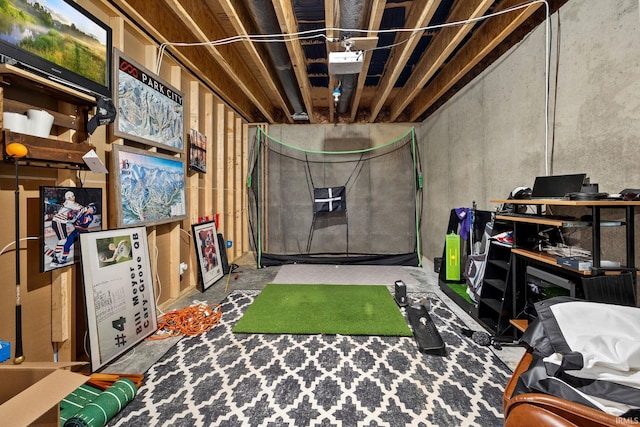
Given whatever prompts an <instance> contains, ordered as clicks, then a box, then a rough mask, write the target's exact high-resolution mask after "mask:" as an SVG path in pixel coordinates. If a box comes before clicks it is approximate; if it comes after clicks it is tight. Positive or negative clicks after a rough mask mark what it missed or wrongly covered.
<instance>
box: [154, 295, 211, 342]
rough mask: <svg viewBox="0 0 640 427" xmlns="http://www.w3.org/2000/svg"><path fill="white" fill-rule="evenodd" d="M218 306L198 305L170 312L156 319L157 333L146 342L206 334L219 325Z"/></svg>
mask: <svg viewBox="0 0 640 427" xmlns="http://www.w3.org/2000/svg"><path fill="white" fill-rule="evenodd" d="M221 318H222V309H221V308H220V304H209V305H207V304H205V303H199V304H194V305H190V306H188V307H185V308H183V309H179V310H171V311H169V312H167V313H165V314H163V315H162V316H160V318H159V319H158V331H156V333H155V334H154V335H151V336H150V337H149V338H147V339H148V340H164V339H167V338H171V337H177V336H181V335H188V336H194V335H198V334H202V333H204V332H207V331H208V330H209V329H211V328H213V327H214V326H215V325H217V324H218V323H220V319H221Z"/></svg>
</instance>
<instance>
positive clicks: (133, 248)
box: [80, 227, 158, 371]
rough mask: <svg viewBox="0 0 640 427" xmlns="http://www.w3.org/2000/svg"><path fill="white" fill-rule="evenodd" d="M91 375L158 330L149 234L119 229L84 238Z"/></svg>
mask: <svg viewBox="0 0 640 427" xmlns="http://www.w3.org/2000/svg"><path fill="white" fill-rule="evenodd" d="M80 242H81V253H82V272H83V277H84V294H85V302H86V307H87V326H88V329H89V347H90V349H91V352H90V353H91V354H90V356H91V370H92V371H96V370H97V369H99V368H100V367H102V366H104V365H105V364H106V363H108V362H110V361H111V360H113V359H115V358H117V357H118V356H120V355H121V354H122V353H124V352H126V351H127V350H128V349H130V348H131V347H133V346H134V345H136V344H137V343H139V342H140V341H142V340H143V339H145V338H146V337H148V336H149V335H151V334H152V333H154V332H155V331H156V329H158V321H157V318H156V300H155V297H154V290H153V277H152V274H151V264H150V261H149V247H148V243H147V230H146V228H144V227H136V228H126V229H125V228H120V229H113V230H106V231H98V232H95V233H87V234H82V235H81V236H80Z"/></svg>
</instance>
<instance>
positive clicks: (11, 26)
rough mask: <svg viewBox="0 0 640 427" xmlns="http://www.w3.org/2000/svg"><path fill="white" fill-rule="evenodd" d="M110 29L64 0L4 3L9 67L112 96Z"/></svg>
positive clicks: (0, 41)
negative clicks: (13, 66) (110, 83)
mask: <svg viewBox="0 0 640 427" xmlns="http://www.w3.org/2000/svg"><path fill="white" fill-rule="evenodd" d="M110 51H111V29H110V28H109V27H108V26H107V25H105V24H104V23H103V22H101V21H100V20H98V19H97V18H95V17H94V16H93V15H91V14H90V13H88V12H87V11H86V10H84V9H83V8H81V7H80V6H78V5H77V4H75V3H72V2H67V1H65V0H37V1H33V0H0V53H1V54H2V55H3V56H4V57H3V61H4V62H6V63H10V64H13V63H15V65H17V66H21V67H23V68H26V69H29V70H31V71H34V72H37V73H42V74H44V75H46V76H48V77H51V78H53V79H59V80H62V82H63V83H70V85H71V86H78V87H79V88H81V89H87V90H89V91H92V92H98V93H101V94H103V95H109V90H108V88H109V86H110V85H109V80H110V79H109V69H110V63H109V61H110Z"/></svg>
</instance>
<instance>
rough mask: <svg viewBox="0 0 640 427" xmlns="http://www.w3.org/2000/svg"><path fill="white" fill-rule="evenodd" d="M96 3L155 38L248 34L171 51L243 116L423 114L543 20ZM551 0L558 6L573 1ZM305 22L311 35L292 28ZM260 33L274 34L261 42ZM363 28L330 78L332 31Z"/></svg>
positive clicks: (493, 4) (415, 11)
mask: <svg viewBox="0 0 640 427" xmlns="http://www.w3.org/2000/svg"><path fill="white" fill-rule="evenodd" d="M94 1H97V2H100V3H102V4H103V5H104V8H105V10H113V8H114V7H117V8H118V9H120V10H122V11H124V13H125V14H126V18H125V19H126V20H127V22H130V23H131V25H138V26H140V27H141V28H144V31H145V32H147V33H148V34H149V35H150V37H151V38H153V39H154V40H155V41H156V42H157V43H158V44H160V43H164V42H169V43H171V42H200V43H206V42H213V41H219V40H222V39H228V38H238V39H239V37H238V36H246V37H249V38H250V39H251V40H250V41H247V40H242V41H237V42H235V43H229V44H224V45H218V46H213V45H208V46H197V47H188V48H186V47H177V46H176V47H169V48H168V49H167V51H168V52H170V54H171V56H172V57H173V58H174V59H175V60H176V61H177V62H178V63H180V65H182V66H185V67H186V68H187V69H188V70H189V72H190V73H192V74H193V75H195V76H197V77H198V78H199V79H201V80H202V82H203V83H204V84H205V85H207V86H208V87H210V88H211V89H212V90H213V91H214V92H215V94H216V95H217V96H219V97H220V98H221V99H222V100H223V101H225V102H226V103H227V104H228V105H230V106H231V107H232V108H233V109H235V110H236V111H237V112H238V114H240V115H241V116H243V117H244V118H245V119H246V120H248V121H253V122H261V121H264V122H268V123H289V124H290V123H295V124H304V123H326V122H335V123H353V122H361V123H371V122H374V121H375V122H416V121H421V120H424V119H425V117H426V116H428V115H429V114H431V113H432V112H433V111H435V109H437V108H439V106H440V105H442V104H443V103H444V102H446V100H447V99H449V98H450V97H451V96H452V95H453V94H455V92H456V91H458V90H460V89H461V88H462V87H464V85H465V84H467V83H469V82H470V81H471V80H472V79H473V78H475V76H477V75H478V74H479V73H480V72H481V71H482V70H484V69H486V67H488V66H489V65H490V64H491V63H492V62H493V61H495V60H497V59H498V58H499V57H500V55H502V54H504V53H505V52H507V51H508V49H509V48H510V47H511V46H513V45H514V44H515V43H517V42H519V41H520V40H522V38H523V37H524V36H525V35H526V34H527V33H528V32H530V31H532V30H533V29H535V28H536V27H537V26H538V25H540V23H541V22H544V19H545V14H544V12H545V9H544V7H542V3H541V2H539V1H536V2H534V0H403V1H398V0H340V1H338V0H271V1H264V0H162V1H160V2H150V1H148V0H94ZM548 1H549V10H550V12H551V13H554V12H555V11H556V10H557V9H558V8H560V7H561V6H562V5H564V4H565V3H567V2H568V1H569V0H548ZM347 5H349V6H347ZM512 7H520V8H519V9H517V10H511V11H510V12H508V13H506V14H502V15H497V16H492V17H487V15H489V14H490V13H491V14H493V13H496V12H497V11H500V10H505V9H508V8H512ZM354 10H357V11H358V13H354V12H353V11H354ZM341 14H343V15H344V16H340V15H341ZM354 18H357V19H354ZM475 19H482V20H481V21H478V22H476V21H475ZM465 20H473V21H469V22H467V23H465V24H461V25H457V26H442V25H439V24H445V23H447V22H463V21H465ZM344 22H348V23H350V24H352V25H354V26H355V27H350V28H348V29H345V28H341V27H342V24H344ZM426 27H429V30H428V32H426V31H425V28H426ZM266 28H268V29H269V31H267V30H266ZM399 29H403V30H416V31H414V32H413V34H412V32H411V31H402V32H401V31H399ZM345 30H347V31H345ZM348 30H353V31H348ZM301 31H305V32H306V35H307V36H309V37H311V38H307V39H304V40H299V39H297V38H296V37H292V36H291V35H293V34H295V33H299V32H301ZM349 33H353V34H349ZM267 34H272V35H274V38H275V39H277V41H275V40H272V41H271V42H266V41H265V40H264V38H260V39H259V40H258V39H257V36H259V35H267ZM254 36H255V37H254ZM366 36H374V37H378V40H377V44H376V46H375V47H372V46H369V47H368V48H367V50H366V53H365V55H364V60H363V63H362V69H361V71H360V73H359V74H358V75H355V74H351V75H349V74H346V75H342V76H334V75H330V73H329V71H328V65H329V63H328V56H329V53H330V52H334V51H342V50H343V49H344V48H345V47H344V46H342V45H341V43H340V42H339V41H337V40H338V38H339V37H355V38H356V39H360V38H363V37H366ZM359 49H360V48H358V50H359ZM145 55H146V54H145ZM147 56H148V55H147ZM347 60H348V59H347ZM146 62H149V61H146ZM165 71H166V70H165ZM338 86H342V94H343V95H344V96H341V98H340V101H339V102H338V103H335V101H334V97H333V90H334V89H335V88H337V87H338ZM298 113H301V114H298ZM292 116H293V118H292ZM295 116H298V117H295ZM301 117H302V118H301ZM307 117H308V120H307Z"/></svg>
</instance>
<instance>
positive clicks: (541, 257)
mask: <svg viewBox="0 0 640 427" xmlns="http://www.w3.org/2000/svg"><path fill="white" fill-rule="evenodd" d="M511 253H514V254H516V255H520V256H523V257H526V258H530V259H534V260H536V261H540V262H543V263H545V264H549V265H554V266H556V267H558V268H562V269H563V270H568V271H572V272H574V273H578V274H582V275H584V276H590V275H591V270H576V269H574V268H569V267H567V266H564V265H560V264H558V257H556V256H554V255H549V254H546V253H544V252H538V251H530V250H528V249H521V248H513V249H512V250H511Z"/></svg>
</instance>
